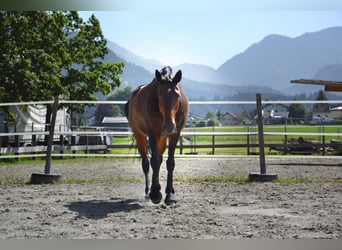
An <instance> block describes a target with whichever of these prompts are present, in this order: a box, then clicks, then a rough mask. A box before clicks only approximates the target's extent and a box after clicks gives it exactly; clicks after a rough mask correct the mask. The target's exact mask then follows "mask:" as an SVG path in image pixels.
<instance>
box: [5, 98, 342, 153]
mask: <svg viewBox="0 0 342 250" xmlns="http://www.w3.org/2000/svg"><path fill="white" fill-rule="evenodd" d="M52 103H53V101H52V100H51V101H37V102H16V103H0V108H1V107H5V106H17V105H46V104H52ZM60 103H61V104H119V105H122V104H125V103H126V101H70V100H60ZM272 103H275V104H278V103H282V104H292V103H297V104H314V103H327V104H328V103H329V104H332V103H334V104H337V103H342V101H341V100H327V101H317V100H305V101H300V100H296V101H284V100H277V101H262V104H272ZM189 104H190V107H191V105H208V104H210V105H217V104H219V105H236V104H238V105H240V104H250V105H255V104H256V101H190V102H189ZM257 134H258V132H257V131H253V132H215V131H212V132H196V131H183V132H182V134H181V135H182V136H211V137H212V138H213V141H214V138H215V137H217V136H236V135H240V136H257ZM37 135H48V132H45V131H34V132H25V131H19V132H12V133H0V159H4V158H23V157H42V156H45V154H44V153H42V152H45V151H46V147H45V146H32V147H31V148H29V147H26V149H25V148H23V147H13V148H9V147H1V138H3V137H6V136H37ZM55 135H60V136H71V137H74V136H100V137H101V136H113V137H116V136H118V137H123V136H126V137H130V136H132V135H133V134H132V132H130V131H56V132H55ZM264 135H279V136H316V137H317V136H321V137H324V136H342V133H325V132H317V133H302V132H264ZM248 143H249V142H247V144H248ZM220 146H221V147H222V146H225V145H220ZM235 146H236V145H235ZM246 146H247V145H245V147H246ZM248 146H250V147H253V146H255V145H248ZM122 147H123V146H122ZM181 147H182V146H181ZM210 147H211V148H213V150H212V152H214V151H215V149H214V147H215V145H212V146H210ZM53 150H54V152H56V151H57V152H58V151H60V153H53V154H52V156H60V157H62V156H73V157H75V156H81V157H82V156H83V157H85V156H86V157H89V156H101V157H123V156H130V157H132V156H133V157H136V156H137V153H136V152H135V153H132V154H92V153H89V152H88V153H85V154H81V153H77V154H75V153H74V152H75V151H77V150H85V151H93V150H96V151H99V150H103V151H104V152H105V151H106V150H107V147H106V145H62V143H61V144H60V145H54V148H53ZM67 150H71V151H73V153H71V154H68V153H64V151H67ZM22 153H25V154H22ZM13 154H14V155H13ZM21 154H22V155H21Z"/></svg>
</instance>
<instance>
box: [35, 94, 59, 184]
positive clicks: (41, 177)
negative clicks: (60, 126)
mask: <svg viewBox="0 0 342 250" xmlns="http://www.w3.org/2000/svg"><path fill="white" fill-rule="evenodd" d="M58 106H59V98H58V96H55V97H54V103H53V106H52V118H51V125H50V131H49V137H48V144H47V150H46V159H45V160H46V161H45V168H44V174H38V173H33V174H32V175H31V183H34V184H41V183H55V182H59V181H60V179H61V177H62V176H61V175H60V174H50V169H51V158H52V157H51V153H52V147H53V135H54V132H55V124H56V117H57V111H58Z"/></svg>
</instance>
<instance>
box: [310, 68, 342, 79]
mask: <svg viewBox="0 0 342 250" xmlns="http://www.w3.org/2000/svg"><path fill="white" fill-rule="evenodd" d="M314 78H315V79H320V80H331V81H342V64H333V65H327V66H325V67H323V68H321V69H319V70H318V71H317V73H316V74H315V76H314Z"/></svg>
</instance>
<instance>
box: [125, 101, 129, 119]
mask: <svg viewBox="0 0 342 250" xmlns="http://www.w3.org/2000/svg"><path fill="white" fill-rule="evenodd" d="M128 113H129V101H127V102H126V103H125V115H126V117H127V118H128Z"/></svg>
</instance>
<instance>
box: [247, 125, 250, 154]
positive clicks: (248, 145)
mask: <svg viewBox="0 0 342 250" xmlns="http://www.w3.org/2000/svg"><path fill="white" fill-rule="evenodd" d="M249 132H250V131H249V125H247V142H246V144H247V155H249V154H250V152H249V147H250V144H249Z"/></svg>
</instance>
